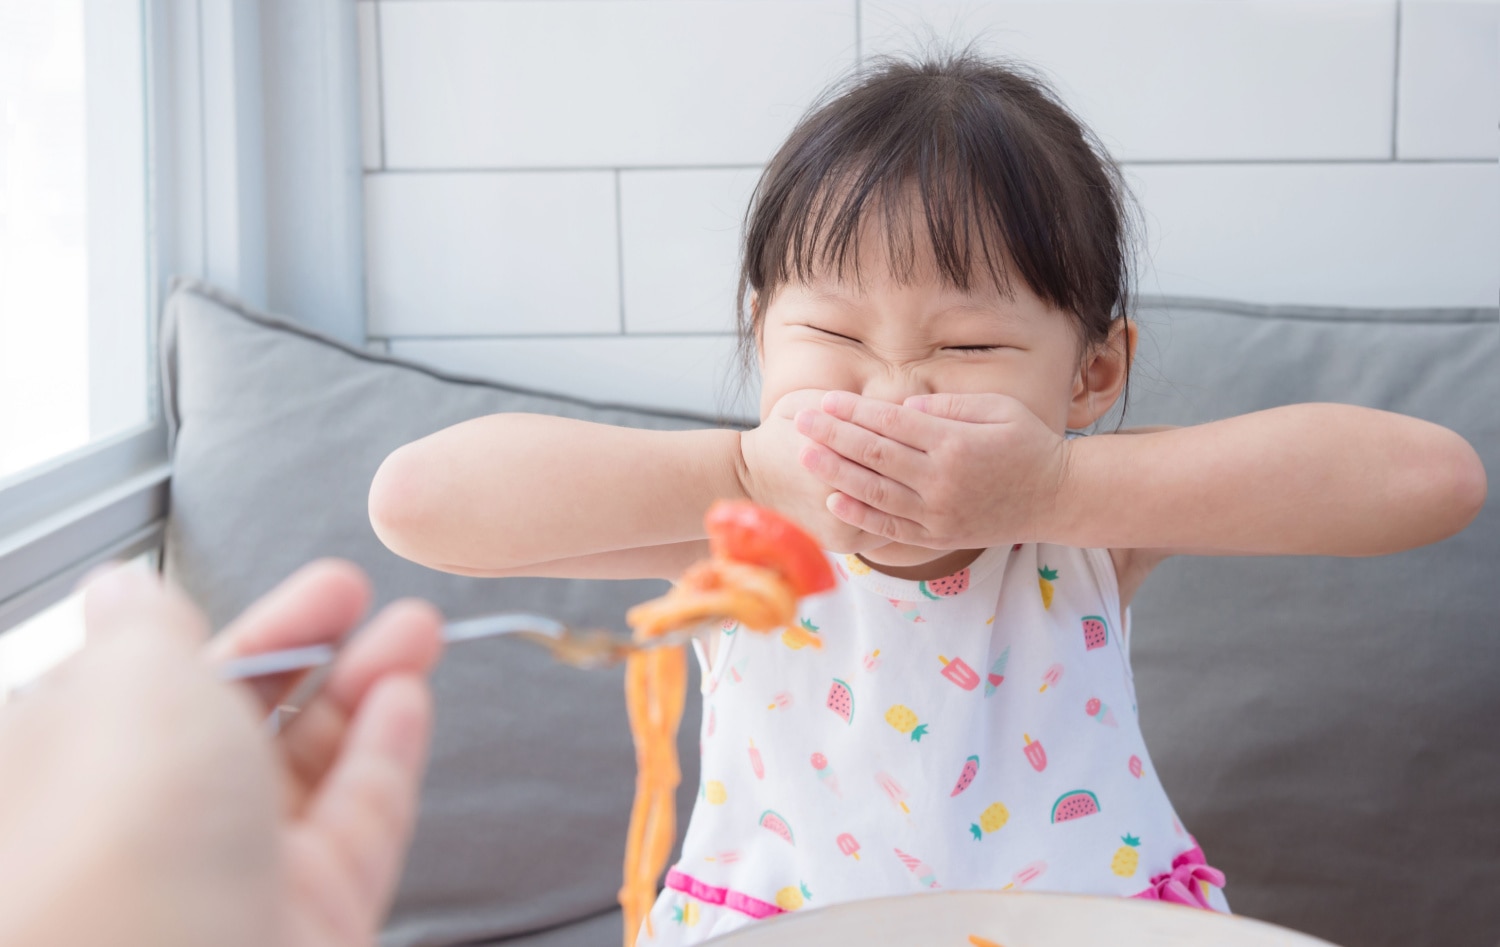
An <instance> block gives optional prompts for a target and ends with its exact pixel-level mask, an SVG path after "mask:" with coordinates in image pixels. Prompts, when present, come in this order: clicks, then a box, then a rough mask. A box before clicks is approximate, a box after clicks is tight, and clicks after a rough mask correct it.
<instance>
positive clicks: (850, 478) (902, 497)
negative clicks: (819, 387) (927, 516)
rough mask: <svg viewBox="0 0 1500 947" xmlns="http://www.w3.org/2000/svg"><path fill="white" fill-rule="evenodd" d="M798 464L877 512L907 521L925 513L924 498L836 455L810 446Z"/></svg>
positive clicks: (806, 448)
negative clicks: (904, 518)
mask: <svg viewBox="0 0 1500 947" xmlns="http://www.w3.org/2000/svg"><path fill="white" fill-rule="evenodd" d="M797 460H798V462H800V463H801V464H802V466H803V467H805V468H807V469H808V470H809V471H811V472H812V474H813V476H815V477H817V478H818V479H819V480H821V481H823V482H824V483H826V484H828V485H829V486H830V487H833V488H834V489H835V490H839V491H841V492H843V493H846V494H848V495H849V496H851V497H854V498H855V499H858V500H860V501H862V502H863V503H865V504H867V505H869V506H872V507H874V508H875V509H877V510H881V511H883V512H886V513H890V514H892V515H894V516H903V517H914V516H917V515H918V514H919V513H921V511H922V498H921V497H920V496H918V495H917V493H916V491H915V490H912V489H911V488H910V487H908V486H906V485H905V484H901V483H897V482H896V481H894V480H892V479H890V478H889V477H882V476H881V475H880V474H877V473H875V472H873V471H871V470H868V469H866V468H864V467H861V466H860V465H859V464H855V463H851V462H850V461H849V460H848V459H847V458H844V457H840V456H839V455H838V454H835V453H834V452H833V451H830V450H826V449H824V448H822V447H818V446H817V445H815V444H809V445H808V446H806V447H804V448H803V449H802V452H801V453H800V454H798V455H797Z"/></svg>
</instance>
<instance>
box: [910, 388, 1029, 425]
mask: <svg viewBox="0 0 1500 947" xmlns="http://www.w3.org/2000/svg"><path fill="white" fill-rule="evenodd" d="M1017 404H1019V402H1017V401H1016V399H1014V398H1012V397H1010V396H1009V395H996V394H977V395H959V394H947V393H940V394H935V395H914V396H913V397H910V398H907V399H906V402H905V407H907V408H908V409H910V410H912V411H914V412H916V413H919V414H925V415H929V416H930V417H934V418H946V419H948V420H949V421H967V422H969V423H971V424H999V423H1003V422H1005V421H1010V420H1013V419H1014V418H1015V410H1016V406H1017Z"/></svg>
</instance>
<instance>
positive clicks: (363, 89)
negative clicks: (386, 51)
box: [355, 0, 385, 171]
mask: <svg viewBox="0 0 1500 947" xmlns="http://www.w3.org/2000/svg"><path fill="white" fill-rule="evenodd" d="M355 13H356V16H357V18H358V28H359V131H360V157H361V159H362V161H363V162H364V167H365V170H366V171H377V170H379V169H380V168H381V167H382V166H383V165H384V163H385V156H384V155H383V154H382V153H381V152H382V150H383V149H382V148H381V146H380V135H381V130H380V49H379V46H378V45H377V44H378V42H379V39H378V37H379V26H378V25H377V24H376V17H377V16H378V12H377V8H376V6H375V3H374V0H360V2H359V3H357V4H356V5H355Z"/></svg>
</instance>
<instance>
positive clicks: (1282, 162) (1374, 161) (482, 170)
mask: <svg viewBox="0 0 1500 947" xmlns="http://www.w3.org/2000/svg"><path fill="white" fill-rule="evenodd" d="M387 2H388V0H387ZM1493 163H1494V162H1493V160H1491V159H1489V158H1402V159H1399V160H1392V159H1391V158H1196V159H1194V158H1138V159H1134V160H1132V159H1126V160H1123V161H1119V162H1117V164H1119V165H1120V166H1121V167H1124V168H1133V167H1134V168H1139V167H1181V168H1194V167H1251V168H1258V167H1333V166H1338V165H1391V166H1396V165H1412V164H1444V165H1474V164H1493ZM764 167H765V166H764V165H760V164H656V165H622V166H595V165H580V166H577V167H567V166H552V167H543V166H537V165H526V166H516V167H505V166H487V167H471V168H461V167H452V168H386V169H384V170H371V171H369V172H366V173H367V174H384V175H424V174H427V175H438V174H451V175H470V174H475V175H477V174H517V175H519V174H599V173H602V172H609V173H611V174H616V175H618V174H620V173H622V172H625V171H759V170H762V169H763V168H764Z"/></svg>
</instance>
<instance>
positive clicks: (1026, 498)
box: [796, 391, 1069, 549]
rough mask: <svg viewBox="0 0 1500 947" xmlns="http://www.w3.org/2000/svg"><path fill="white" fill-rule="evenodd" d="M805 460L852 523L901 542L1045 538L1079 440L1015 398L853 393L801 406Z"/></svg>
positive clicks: (969, 543)
mask: <svg viewBox="0 0 1500 947" xmlns="http://www.w3.org/2000/svg"><path fill="white" fill-rule="evenodd" d="M796 425H797V430H798V431H800V432H801V433H802V434H804V435H806V436H807V437H808V438H809V439H810V440H811V441H813V442H814V444H813V445H812V446H809V447H806V448H805V449H803V450H802V452H801V454H800V455H799V460H800V461H801V463H802V466H803V467H804V468H806V469H807V470H808V471H810V472H811V473H812V474H813V475H814V476H816V477H817V478H818V480H819V481H820V482H821V483H823V484H825V485H826V486H828V487H830V488H832V490H833V491H834V492H833V493H832V494H831V495H830V496H829V497H828V509H829V511H830V512H831V513H832V514H833V515H834V516H835V517H837V518H838V519H839V520H840V521H841V522H843V523H846V524H848V525H850V526H854V527H858V528H859V529H861V530H863V531H865V532H866V533H870V534H873V535H876V536H880V537H883V538H884V539H886V540H890V541H893V542H901V543H909V544H912V545H916V546H926V547H928V548H931V549H974V548H982V547H985V546H992V545H998V544H1001V543H1012V542H1028V541H1044V540H1045V539H1046V532H1047V527H1048V524H1049V523H1051V522H1052V521H1053V518H1054V516H1055V513H1056V506H1057V496H1058V493H1059V490H1060V489H1061V485H1062V482H1063V479H1064V477H1065V475H1066V471H1067V466H1068V464H1067V458H1068V451H1069V447H1068V444H1067V441H1065V440H1064V439H1063V438H1062V437H1061V436H1060V435H1059V434H1058V433H1057V432H1055V431H1053V430H1052V429H1051V428H1049V427H1048V426H1047V425H1046V424H1045V423H1044V422H1043V421H1042V420H1041V419H1040V418H1038V417H1037V416H1036V415H1035V414H1033V413H1032V412H1031V411H1030V410H1029V409H1027V407H1026V406H1025V405H1024V404H1022V403H1021V402H1020V401H1018V400H1016V399H1015V398H1011V397H1008V396H1006V395H997V394H969V395H964V394H934V395H919V396H916V397H912V398H908V399H906V401H905V402H904V403H903V404H899V405H898V404H893V403H891V402H888V401H879V400H876V399H874V398H866V397H863V396H861V395H856V394H853V393H850V392H846V391H830V392H828V393H826V394H825V395H824V396H823V398H822V399H821V402H820V403H819V404H818V405H816V406H812V407H802V408H801V410H798V411H797V412H796Z"/></svg>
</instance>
